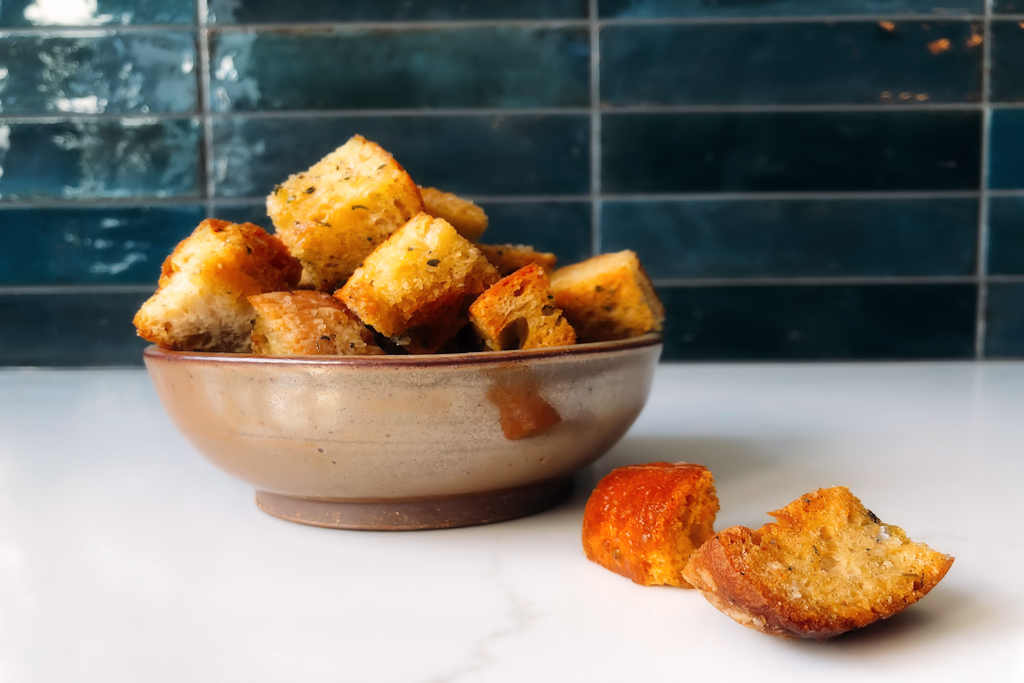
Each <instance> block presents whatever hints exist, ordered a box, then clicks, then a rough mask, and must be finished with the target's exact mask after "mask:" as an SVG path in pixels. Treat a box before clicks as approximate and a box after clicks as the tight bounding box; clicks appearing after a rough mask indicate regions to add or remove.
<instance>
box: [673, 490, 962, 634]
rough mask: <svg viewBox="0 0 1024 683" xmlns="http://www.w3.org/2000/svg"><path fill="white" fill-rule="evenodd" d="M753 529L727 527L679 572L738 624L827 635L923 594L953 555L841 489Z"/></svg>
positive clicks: (805, 499)
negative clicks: (883, 518) (912, 537)
mask: <svg viewBox="0 0 1024 683" xmlns="http://www.w3.org/2000/svg"><path fill="white" fill-rule="evenodd" d="M770 514H772V515H773V516H774V517H776V518H777V520H778V521H777V522H774V523H769V524H765V525H764V526H762V527H761V528H760V529H757V530H756V531H754V530H751V529H748V528H747V527H742V526H737V527H731V528H729V529H726V530H724V531H721V532H719V533H718V534H716V535H715V536H714V537H713V538H712V539H710V540H709V541H708V542H707V543H705V544H704V545H703V546H701V547H700V549H699V550H697V552H696V553H694V554H693V556H692V557H691V558H690V561H689V564H688V565H687V566H686V569H685V570H684V572H683V576H684V577H685V578H686V580H687V581H689V582H690V583H691V584H693V586H694V587H695V588H697V589H698V590H700V591H701V593H702V594H703V595H704V597H705V598H707V599H708V601H709V602H710V603H711V604H713V605H714V606H715V607H717V608H718V609H720V610H721V611H722V612H724V613H725V614H727V615H729V616H730V617H732V618H733V619H735V620H736V621H737V622H739V623H741V624H743V625H744V626H749V627H751V628H755V629H758V630H761V631H764V632H765V633H771V634H774V635H784V636H795V637H800V638H819V639H820V638H829V637H832V636H835V635H838V634H840V633H844V632H846V631H849V630H851V629H855V628H860V627H862V626H866V625H868V624H870V623H872V622H874V621H877V620H879V619H887V618H889V617H891V616H892V615H894V614H896V613H897V612H900V611H901V610H903V609H905V608H906V607H908V606H909V605H912V604H913V603H915V602H917V601H918V600H920V599H921V598H922V597H924V596H925V595H926V594H927V593H928V592H929V591H930V590H931V589H932V588H934V587H935V585H936V584H937V583H938V582H939V581H940V580H941V579H942V577H943V576H945V575H946V572H947V571H949V568H950V566H951V565H952V564H953V558H952V557H950V556H948V555H944V554H942V553H939V552H936V551H934V550H932V549H931V548H929V547H928V546H926V545H924V544H923V543H914V542H912V541H911V540H910V539H909V538H907V535H906V534H905V533H904V532H903V530H902V529H900V528H899V527H896V526H892V525H890V524H885V523H884V522H882V521H881V520H879V519H878V517H876V516H875V515H874V513H872V512H871V511H870V510H868V509H866V508H865V507H864V506H863V504H861V502H860V500H858V499H857V498H856V497H855V496H854V495H853V494H852V493H850V491H849V490H848V489H846V488H845V487H841V486H838V487H834V488H830V489H820V490H818V491H816V492H814V493H809V494H806V495H804V496H801V497H800V498H798V499H796V500H795V501H793V502H792V503H790V504H789V505H787V506H786V507H784V508H782V509H781V510H776V511H775V512H772V513H770Z"/></svg>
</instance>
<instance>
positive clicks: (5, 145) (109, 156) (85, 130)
mask: <svg viewBox="0 0 1024 683" xmlns="http://www.w3.org/2000/svg"><path fill="white" fill-rule="evenodd" d="M199 139H200V132H199V124H198V122H197V121H194V120H170V121H152V120H137V119H136V120H127V121H116V120H88V119H75V120H69V121H60V122H57V123H2V122H0V198H3V199H20V198H33V197H61V198H85V197H146V196H150V197H181V196H189V195H195V194H196V193H198V191H199V167H198V157H199Z"/></svg>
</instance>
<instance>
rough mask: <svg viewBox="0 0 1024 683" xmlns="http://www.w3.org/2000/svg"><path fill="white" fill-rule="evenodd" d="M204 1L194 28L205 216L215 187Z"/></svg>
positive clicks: (210, 211)
mask: <svg viewBox="0 0 1024 683" xmlns="http://www.w3.org/2000/svg"><path fill="white" fill-rule="evenodd" d="M206 15H207V4H206V0H196V27H197V33H196V36H197V40H198V57H199V68H198V69H196V76H197V78H198V79H199V91H198V97H199V110H200V111H201V112H202V124H203V154H202V161H203V197H204V199H205V202H204V204H205V208H206V215H207V216H212V215H213V214H214V206H213V197H214V195H215V194H216V187H215V183H214V178H213V120H212V119H211V117H210V110H211V108H212V106H211V103H210V83H211V81H210V33H209V31H208V30H207V27H206Z"/></svg>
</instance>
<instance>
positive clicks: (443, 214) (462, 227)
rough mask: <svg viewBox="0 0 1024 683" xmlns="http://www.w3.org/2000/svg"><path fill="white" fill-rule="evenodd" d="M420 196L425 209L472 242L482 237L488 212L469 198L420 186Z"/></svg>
mask: <svg viewBox="0 0 1024 683" xmlns="http://www.w3.org/2000/svg"><path fill="white" fill-rule="evenodd" d="M420 196H422V197H423V211H425V212H426V213H429V214H430V215H431V216H433V217H435V218H443V219H445V220H446V221H448V222H449V223H451V225H452V227H453V228H455V229H456V230H458V231H459V234H460V235H462V236H463V237H465V238H466V239H467V240H469V241H471V242H476V241H477V240H478V239H480V236H481V235H483V234H484V230H486V229H487V214H486V213H484V210H483V209H481V208H480V207H479V206H477V205H476V204H474V203H473V202H471V201H469V200H468V199H463V198H462V197H460V196H458V195H456V194H452V193H451V192H445V191H444V190H439V189H437V188H436V187H420Z"/></svg>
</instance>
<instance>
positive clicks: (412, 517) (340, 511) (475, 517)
mask: <svg viewBox="0 0 1024 683" xmlns="http://www.w3.org/2000/svg"><path fill="white" fill-rule="evenodd" d="M571 492H572V479H571V478H570V477H560V478H558V479H549V480H547V481H540V482H536V483H533V484H527V485H525V486H518V487H516V488H511V489H501V490H497V491H485V492H483V493H463V494H458V495H452V496H437V497H431V498H409V499H390V500H388V499H378V500H365V499H364V500H331V499H323V498H313V499H310V498H295V497H292V496H285V495H281V494H278V493H270V492H268V491H257V492H256V505H257V506H258V507H259V509H260V510H263V511H264V512H266V513H267V514H270V515H273V516H274V517H280V518H281V519H286V520H288V521H289V522H298V523H300V524H310V525H312V526H322V527H329V528H331V529H362V530H368V531H411V530H415V529H448V528H451V527H459V526H473V525H476V524H490V523H491V522H502V521H504V520H507V519H514V518H516V517H525V516H526V515H532V514H534V513H537V512H540V511H542V510H546V509H548V508H550V507H553V506H555V505H557V504H558V503H560V502H562V501H563V500H565V499H566V498H568V497H569V494H570V493H571Z"/></svg>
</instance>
